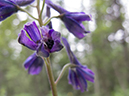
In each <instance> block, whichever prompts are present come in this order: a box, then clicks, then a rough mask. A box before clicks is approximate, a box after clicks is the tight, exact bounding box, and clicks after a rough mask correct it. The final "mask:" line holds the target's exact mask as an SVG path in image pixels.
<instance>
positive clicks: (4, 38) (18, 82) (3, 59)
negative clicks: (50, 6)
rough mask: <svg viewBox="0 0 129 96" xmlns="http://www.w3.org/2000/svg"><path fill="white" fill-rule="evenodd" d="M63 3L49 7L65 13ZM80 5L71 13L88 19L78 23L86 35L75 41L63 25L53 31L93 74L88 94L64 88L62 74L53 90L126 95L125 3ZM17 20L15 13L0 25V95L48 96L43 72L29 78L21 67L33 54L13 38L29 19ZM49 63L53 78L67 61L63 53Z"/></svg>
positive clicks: (93, 0) (65, 95)
mask: <svg viewBox="0 0 129 96" xmlns="http://www.w3.org/2000/svg"><path fill="white" fill-rule="evenodd" d="M53 1H54V0H53ZM68 1H72V2H74V0H55V1H54V2H55V3H58V4H61V5H62V6H63V7H66V9H69V8H70V6H72V4H71V5H70V4H69V5H70V6H68V5H67V3H66V2H68ZM80 4H81V5H79V4H78V6H79V7H80V9H78V8H73V10H74V11H84V12H86V13H88V14H91V15H92V21H90V22H84V23H83V24H84V25H85V27H86V28H87V30H90V31H91V33H90V34H87V36H86V37H85V38H83V39H81V40H78V39H77V38H75V37H74V36H73V35H71V34H70V33H68V31H67V30H66V28H65V27H64V25H63V23H62V22H59V24H58V25H60V26H58V28H57V29H58V31H60V32H61V33H62V36H65V37H67V38H68V40H69V42H70V44H71V48H72V50H73V51H74V53H75V55H76V56H77V58H78V59H79V61H80V62H81V63H82V64H84V65H87V66H88V68H90V69H92V70H93V71H94V73H95V83H94V84H93V83H91V82H88V91H87V92H84V93H81V92H80V90H74V89H73V88H72V86H71V85H69V84H68V80H67V74H68V72H66V73H65V74H64V76H63V78H62V79H61V81H60V82H59V84H58V86H57V89H58V94H59V96H103V95H104V96H129V14H128V13H129V10H128V5H129V2H128V0H123V1H122V0H80ZM75 6H76V5H75ZM27 10H28V11H29V10H30V9H29V8H27ZM18 13H19V14H23V13H20V12H18ZM23 15H24V14H23ZM19 16H20V15H18V14H14V15H12V16H11V17H9V18H7V19H6V20H4V21H2V22H0V96H51V92H50V87H49V82H48V78H47V75H46V70H45V67H44V68H43V70H42V72H41V73H40V74H39V75H34V76H32V75H29V74H28V73H27V71H25V69H24V67H23V62H24V61H25V60H26V58H27V57H28V56H29V55H31V54H32V53H33V51H31V50H29V49H27V48H25V47H23V46H21V45H20V44H18V42H17V37H18V34H19V33H20V30H21V29H22V28H23V25H24V24H25V23H26V22H28V21H32V19H30V18H28V17H27V16H26V15H25V16H24V18H23V19H21V18H20V17H19ZM21 17H22V15H21ZM53 21H54V20H53ZM54 24H55V23H54V22H53V26H56V24H55V25H54ZM51 62H52V67H53V73H54V75H55V78H57V76H58V74H59V72H60V70H61V69H62V67H63V65H64V64H66V63H68V62H69V60H68V57H67V54H66V51H65V49H63V50H62V51H60V52H58V53H53V54H52V55H51Z"/></svg>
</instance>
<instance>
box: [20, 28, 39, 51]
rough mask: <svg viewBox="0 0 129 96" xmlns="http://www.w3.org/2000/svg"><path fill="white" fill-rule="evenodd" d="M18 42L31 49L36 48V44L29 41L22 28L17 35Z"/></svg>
mask: <svg viewBox="0 0 129 96" xmlns="http://www.w3.org/2000/svg"><path fill="white" fill-rule="evenodd" d="M18 42H19V43H20V44H22V45H24V46H26V47H28V48H29V49H31V50H36V49H37V47H38V45H37V44H36V43H35V42H33V41H31V40H30V39H29V38H28V37H27V36H26V33H25V31H24V30H21V34H20V35H19V38H18Z"/></svg>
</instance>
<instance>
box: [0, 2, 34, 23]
mask: <svg viewBox="0 0 129 96" xmlns="http://www.w3.org/2000/svg"><path fill="white" fill-rule="evenodd" d="M33 1H34V0H0V21H2V20H4V19H6V18H7V17H9V16H11V15H12V14H13V13H16V12H17V11H18V10H19V9H18V6H25V5H28V4H30V3H32V2H33Z"/></svg>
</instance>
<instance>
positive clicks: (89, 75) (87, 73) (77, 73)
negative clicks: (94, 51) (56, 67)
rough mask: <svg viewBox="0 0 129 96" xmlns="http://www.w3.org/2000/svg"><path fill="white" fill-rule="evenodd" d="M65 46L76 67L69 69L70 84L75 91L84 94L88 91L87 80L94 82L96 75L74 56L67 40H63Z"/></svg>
mask: <svg viewBox="0 0 129 96" xmlns="http://www.w3.org/2000/svg"><path fill="white" fill-rule="evenodd" d="M62 41H63V43H64V45H65V48H66V51H67V54H68V56H69V59H70V62H71V64H75V65H76V66H75V67H71V68H69V75H68V81H69V84H71V85H73V88H74V89H77V90H81V92H84V91H85V90H87V80H88V81H90V82H94V73H93V72H92V71H91V70H90V69H88V68H87V66H85V65H82V64H81V63H80V62H79V61H78V60H77V58H76V56H75V55H74V54H73V52H72V51H71V49H70V46H69V44H68V42H67V40H66V39H65V38H62Z"/></svg>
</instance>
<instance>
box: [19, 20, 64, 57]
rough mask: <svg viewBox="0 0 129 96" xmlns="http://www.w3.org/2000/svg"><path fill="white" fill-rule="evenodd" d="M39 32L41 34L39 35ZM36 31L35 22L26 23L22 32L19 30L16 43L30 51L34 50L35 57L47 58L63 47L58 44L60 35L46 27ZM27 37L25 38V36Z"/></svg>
mask: <svg viewBox="0 0 129 96" xmlns="http://www.w3.org/2000/svg"><path fill="white" fill-rule="evenodd" d="M40 30H41V33H40ZM40 30H39V29H38V27H37V25H36V23H35V22H32V23H27V24H26V25H25V26H24V30H21V34H20V35H19V38H18V42H19V43H20V44H22V45H24V46H26V47H28V48H29V49H31V50H35V51H36V53H37V55H40V56H43V57H48V56H49V53H52V52H55V51H60V50H61V49H62V48H63V45H62V44H61V42H60V37H61V34H60V33H59V32H57V31H54V30H53V29H48V27H45V26H43V27H40ZM26 33H27V34H28V35H29V37H30V38H29V37H27V34H26Z"/></svg>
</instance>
